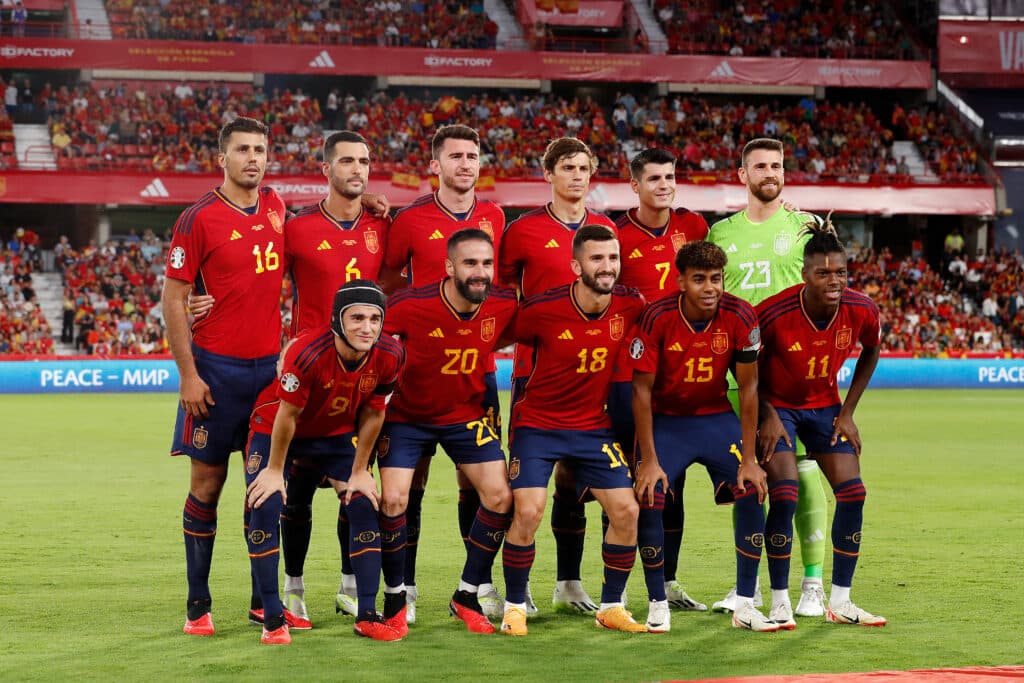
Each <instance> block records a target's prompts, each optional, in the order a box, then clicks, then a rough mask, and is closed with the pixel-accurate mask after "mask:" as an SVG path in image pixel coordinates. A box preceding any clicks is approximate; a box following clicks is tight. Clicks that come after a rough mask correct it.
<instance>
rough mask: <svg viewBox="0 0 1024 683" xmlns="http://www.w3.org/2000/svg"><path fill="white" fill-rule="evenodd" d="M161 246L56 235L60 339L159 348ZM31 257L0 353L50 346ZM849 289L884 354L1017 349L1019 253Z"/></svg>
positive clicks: (861, 280)
mask: <svg viewBox="0 0 1024 683" xmlns="http://www.w3.org/2000/svg"><path fill="white" fill-rule="evenodd" d="M27 232H31V231H27ZM30 239H31V236H30ZM16 245H21V246H16ZM166 249H167V245H166V243H165V242H164V241H162V240H161V239H160V238H159V237H157V236H156V235H154V234H153V233H152V232H150V231H147V232H146V233H145V234H144V235H143V236H142V238H141V239H139V240H138V241H117V242H114V241H110V242H107V243H106V244H104V245H102V246H97V245H96V244H95V243H93V242H90V243H89V244H87V245H86V246H84V247H82V248H80V249H74V248H72V247H71V245H70V244H68V242H67V240H66V238H62V240H61V242H60V243H59V244H58V245H56V247H55V248H54V254H55V257H56V259H55V261H56V266H57V268H58V269H59V271H60V272H61V275H62V281H63V283H64V286H65V290H64V302H63V305H64V311H65V312H64V320H62V321H61V328H62V330H61V334H60V337H61V340H62V341H64V342H68V343H73V344H74V345H75V349H76V352H77V353H82V354H92V355H102V356H107V355H146V354H163V353H167V348H168V347H167V341H166V339H165V337H164V327H163V320H162V317H161V313H160V309H159V300H160V287H161V284H162V273H163V269H164V261H165V259H166ZM37 254H38V252H32V251H30V250H28V249H27V248H26V247H25V246H24V243H23V242H22V239H21V236H15V237H14V238H12V239H11V240H10V242H8V243H6V244H5V249H4V251H3V257H2V262H0V265H2V273H3V275H2V277H0V304H2V311H0V353H3V354H47V353H51V352H52V350H53V348H54V333H52V332H51V324H50V322H48V321H47V320H46V318H45V316H44V315H43V313H42V311H41V310H40V308H39V306H38V304H37V303H36V301H35V292H34V290H33V288H32V284H31V275H32V273H33V272H34V271H38V270H39V267H40V265H41V260H40V259H39V258H38V255H37ZM850 286H851V287H853V288H854V289H857V290H859V291H862V292H864V293H865V294H867V295H869V296H870V297H871V298H872V299H874V301H875V302H876V303H877V304H878V307H879V310H880V312H881V321H882V335H883V340H882V348H883V349H884V350H885V351H888V352H900V353H907V354H909V355H912V356H915V357H939V356H950V357H958V356H960V355H962V354H965V353H969V352H977V353H996V354H999V353H1004V352H1011V351H1018V352H1019V351H1022V350H1024V256H1022V255H1021V254H1019V253H1008V252H1005V251H1000V252H993V253H988V254H982V255H979V256H976V257H974V258H971V259H966V260H965V259H964V257H963V256H951V258H949V259H947V260H946V261H945V262H944V263H943V264H942V265H941V267H936V268H933V267H932V266H930V265H929V264H928V263H927V262H926V261H925V260H924V259H923V258H921V257H920V256H907V257H904V258H901V259H900V258H894V257H893V255H892V253H891V252H890V250H889V249H888V248H882V249H880V250H878V251H875V250H873V249H864V250H861V251H860V252H859V253H858V254H857V255H856V257H854V258H852V259H851V261H850ZM290 287H291V285H290V283H287V282H286V289H285V291H284V292H283V293H282V313H283V317H284V323H283V324H284V326H285V327H287V326H288V325H289V323H290V320H291V289H290ZM54 323H56V321H54Z"/></svg>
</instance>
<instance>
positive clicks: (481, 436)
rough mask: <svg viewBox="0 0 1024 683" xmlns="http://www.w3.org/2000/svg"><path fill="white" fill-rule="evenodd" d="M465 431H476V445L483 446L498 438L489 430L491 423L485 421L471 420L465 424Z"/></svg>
mask: <svg viewBox="0 0 1024 683" xmlns="http://www.w3.org/2000/svg"><path fill="white" fill-rule="evenodd" d="M466 429H469V430H471V431H472V430H474V429H475V430H476V445H477V446H483V445H484V444H488V443H490V442H492V441H494V440H496V439H497V438H498V435H497V434H495V433H494V430H493V429H491V423H490V422H488V421H487V420H473V421H472V422H467V423H466ZM485 432H486V433H485Z"/></svg>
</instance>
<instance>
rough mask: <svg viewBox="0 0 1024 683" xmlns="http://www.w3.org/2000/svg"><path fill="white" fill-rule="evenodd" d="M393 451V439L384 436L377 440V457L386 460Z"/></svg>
mask: <svg viewBox="0 0 1024 683" xmlns="http://www.w3.org/2000/svg"><path fill="white" fill-rule="evenodd" d="M390 451H391V437H390V436H382V437H380V438H379V439H377V457H378V458H386V457H388V453H389V452H390Z"/></svg>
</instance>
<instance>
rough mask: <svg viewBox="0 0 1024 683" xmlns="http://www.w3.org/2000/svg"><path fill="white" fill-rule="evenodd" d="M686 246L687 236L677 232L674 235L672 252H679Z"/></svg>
mask: <svg viewBox="0 0 1024 683" xmlns="http://www.w3.org/2000/svg"><path fill="white" fill-rule="evenodd" d="M685 244H686V235H684V234H683V233H681V232H677V233H676V234H674V235H672V251H679V250H680V249H682V248H683V245H685Z"/></svg>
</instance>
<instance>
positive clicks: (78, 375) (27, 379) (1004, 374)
mask: <svg viewBox="0 0 1024 683" xmlns="http://www.w3.org/2000/svg"><path fill="white" fill-rule="evenodd" d="M855 362H856V361H855V360H853V359H851V360H848V361H847V362H846V363H845V364H844V365H843V367H842V368H841V369H840V371H839V386H840V388H846V387H848V386H849V384H850V378H851V377H852V376H853V367H854V364H855ZM511 374H512V361H511V360H505V359H501V360H498V388H499V389H508V388H510V377H511ZM871 386H872V387H876V388H881V389H1022V388H1024V359H1020V358H1016V359H983V360H982V359H957V360H948V359H922V358H882V359H881V360H879V363H878V369H877V370H876V371H875V375H874V377H873V378H872V380H871ZM176 391H178V369H177V367H176V366H175V365H174V362H173V361H169V360H142V359H140V360H102V359H97V360H71V361H50V360H36V361H6V362H0V393H3V394H51V393H79V394H93V393H132V392H176Z"/></svg>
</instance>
